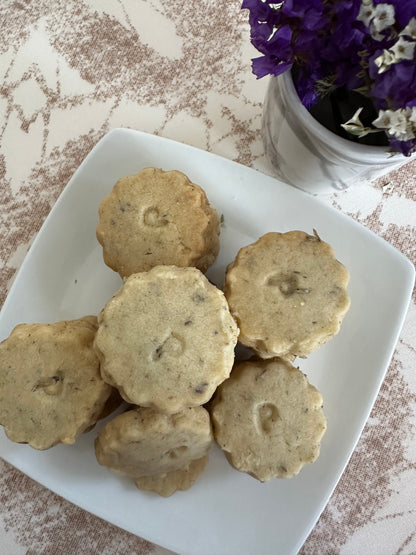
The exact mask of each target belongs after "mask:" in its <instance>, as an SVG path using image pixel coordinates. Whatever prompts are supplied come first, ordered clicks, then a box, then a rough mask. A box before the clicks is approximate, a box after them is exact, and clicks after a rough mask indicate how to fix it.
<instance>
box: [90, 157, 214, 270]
mask: <svg viewBox="0 0 416 555" xmlns="http://www.w3.org/2000/svg"><path fill="white" fill-rule="evenodd" d="M96 235H97V239H98V241H99V242H100V244H101V245H102V247H103V257H104V262H105V263H106V264H107V265H108V266H109V267H110V268H112V269H113V270H115V271H116V272H118V273H119V274H120V275H121V277H126V276H129V275H131V274H134V273H137V272H145V271H148V270H150V269H151V268H153V267H154V266H158V265H163V264H166V265H175V266H180V267H186V266H195V267H196V268H198V269H200V270H201V271H202V272H205V271H206V270H207V269H208V268H209V267H210V266H211V265H212V264H213V263H214V261H215V259H216V257H217V255H218V251H219V246H220V244H219V220H218V216H217V213H216V211H215V210H214V209H212V208H211V206H210V205H209V202H208V199H207V196H206V194H205V191H204V190H203V189H202V188H201V187H199V186H198V185H195V184H194V183H191V181H190V180H189V179H188V178H187V177H186V175H184V174H183V173H181V172H179V171H176V170H172V171H167V172H164V171H162V170H160V169H157V168H146V169H144V170H142V171H141V172H140V173H138V174H136V175H132V176H128V177H123V178H122V179H120V180H119V181H118V182H117V183H116V184H115V186H114V188H113V190H112V192H111V193H110V194H109V195H107V196H106V197H105V198H104V199H103V200H102V201H101V204H100V207H99V223H98V226H97V229H96Z"/></svg>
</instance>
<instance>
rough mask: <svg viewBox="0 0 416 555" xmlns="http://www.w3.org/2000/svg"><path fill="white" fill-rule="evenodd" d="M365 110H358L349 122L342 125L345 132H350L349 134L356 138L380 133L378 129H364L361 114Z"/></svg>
mask: <svg viewBox="0 0 416 555" xmlns="http://www.w3.org/2000/svg"><path fill="white" fill-rule="evenodd" d="M362 110H363V108H358V110H357V111H356V112H355V114H354V115H353V116H352V118H351V119H349V120H348V121H346V122H345V123H341V127H342V128H344V129H345V131H348V133H351V135H355V136H356V137H359V138H361V137H364V136H365V135H368V133H376V132H378V129H377V130H375V129H371V127H364V125H363V123H362V122H361V120H360V114H361V112H362Z"/></svg>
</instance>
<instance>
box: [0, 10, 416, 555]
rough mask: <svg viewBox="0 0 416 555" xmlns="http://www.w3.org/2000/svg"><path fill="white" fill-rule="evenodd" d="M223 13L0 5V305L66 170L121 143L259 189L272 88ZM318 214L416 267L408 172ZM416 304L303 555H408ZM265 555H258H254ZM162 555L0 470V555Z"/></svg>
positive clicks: (412, 531)
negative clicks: (167, 153)
mask: <svg viewBox="0 0 416 555" xmlns="http://www.w3.org/2000/svg"><path fill="white" fill-rule="evenodd" d="M247 19H248V18H247V13H245V12H244V11H242V10H240V2H239V1H234V0H205V1H203V0H191V1H189V2H183V1H182V0H163V1H162V0H147V1H146V0H68V1H67V2H49V1H47V0H37V1H35V0H13V1H12V0H3V2H2V3H1V6H0V28H1V30H2V31H1V34H0V133H1V138H0V141H1V142H0V179H1V185H0V201H1V208H0V234H1V243H0V302H1V303H3V301H4V299H5V297H6V295H7V291H8V289H9V287H10V285H11V283H12V281H13V278H14V276H15V274H16V271H17V269H18V268H19V266H20V264H21V263H22V260H23V259H24V256H25V254H26V253H27V251H28V249H29V247H30V245H31V243H32V242H33V239H34V237H35V236H36V233H37V232H38V231H39V229H40V227H41V225H42V223H43V221H44V220H45V218H46V216H47V215H48V213H49V211H50V209H51V207H52V206H53V205H54V203H55V201H56V199H57V198H58V196H59V194H60V192H61V191H62V190H63V188H64V187H65V185H66V184H67V182H68V181H69V179H70V177H71V175H72V174H73V172H74V171H75V169H76V168H77V167H78V166H79V164H80V163H81V162H82V160H83V159H84V158H85V156H86V155H87V154H88V152H89V151H90V150H91V148H92V147H93V146H94V145H95V144H96V143H97V141H98V140H99V139H100V138H101V137H103V135H105V134H106V133H107V132H108V131H109V130H111V129H113V128H115V127H129V128H133V129H138V130H141V131H145V132H149V133H153V134H157V135H160V136H163V137H168V138H171V139H175V140H178V141H181V142H183V143H186V144H189V145H193V146H196V147H199V148H202V149H205V150H208V151H210V152H214V153H217V154H219V155H221V156H224V157H227V158H230V159H232V160H234V161H237V162H239V163H241V164H245V165H247V166H250V167H253V168H255V169H257V170H259V171H262V172H264V173H270V168H269V166H268V164H267V161H266V160H265V159H264V156H263V147H262V141H261V137H260V124H261V111H262V101H263V98H264V94H265V89H266V86H267V79H263V80H256V79H255V77H254V76H253V75H252V73H251V67H250V59H251V58H252V57H253V55H254V54H255V52H254V51H253V50H252V47H251V46H250V43H249V28H248V23H247ZM324 201H325V202H327V203H328V204H329V205H332V206H334V207H335V208H336V209H338V210H340V211H341V212H343V213H345V214H347V215H348V216H350V217H351V218H354V219H356V220H357V221H359V222H360V223H362V224H363V225H364V226H366V227H367V228H369V229H371V230H372V231H374V232H375V233H376V234H377V235H379V236H380V237H382V238H384V239H385V240H386V241H388V242H389V243H391V244H392V245H394V246H395V247H396V248H397V249H399V250H400V251H401V252H402V253H404V254H405V255H406V256H407V257H408V258H409V259H410V260H412V261H413V263H414V262H415V261H416V162H410V163H408V164H407V165H405V166H404V167H402V168H401V169H400V170H398V171H396V172H394V173H391V174H389V175H387V176H385V177H383V178H381V179H379V180H378V181H376V182H373V183H363V184H362V185H360V186H358V187H354V188H352V189H349V190H346V191H345V192H336V193H333V194H331V195H329V196H328V197H325V199H324ZM415 368H416V295H415V294H413V297H412V300H411V304H410V308H409V311H408V315H407V318H406V320H405V323H404V327H403V329H402V332H401V334H400V339H399V341H398V343H397V346H396V350H395V352H394V356H393V358H392V361H391V364H390V367H389V369H388V372H387V375H386V378H385V381H384V383H383V385H382V387H381V390H380V393H379V395H378V397H377V400H376V402H375V405H374V408H373V411H372V413H371V416H370V418H369V420H368V422H367V424H366V426H365V429H364V431H363V434H362V437H361V439H360V441H359V443H358V445H357V447H356V449H355V451H354V453H353V455H352V457H351V459H350V461H349V464H348V466H347V468H346V469H345V472H344V474H343V476H342V478H341V479H340V481H339V483H338V486H337V487H336V489H335V491H334V493H333V495H332V497H331V499H330V501H329V503H328V505H327V507H326V508H325V510H324V511H323V513H322V515H321V517H320V519H319V521H318V522H317V524H316V526H315V528H314V529H313V531H312V532H311V534H310V536H309V538H308V539H307V541H306V543H305V544H304V546H303V548H302V550H301V552H302V554H304V555H305V554H312V553H328V554H329V553H331V554H333V553H340V554H368V553H378V554H384V553H386V554H387V553H401V554H411V553H415V552H416V526H415V523H416V501H415V499H416V441H415V434H416V377H415ZM260 552H261V551H259V553H260ZM23 553H31V554H68V553H71V554H76V553H83V554H93V553H100V554H108V555H110V554H111V555H113V554H127V553H136V554H140V555H144V554H149V555H150V554H152V555H162V554H163V553H166V551H165V550H164V549H163V548H161V547H158V546H154V545H152V544H150V543H148V542H147V541H145V540H144V539H141V538H138V537H136V536H134V535H132V534H130V533H128V532H126V531H123V530H121V529H119V528H117V527H115V526H113V525H111V524H108V523H106V522H104V521H102V520H100V519H99V518H97V517H95V516H93V515H91V514H89V513H87V512H85V511H84V510H82V509H80V508H78V507H76V506H74V505H72V504H70V503H69V502H67V501H65V500H63V499H62V498H60V497H58V496H57V495H55V494H54V493H52V492H50V491H48V490H47V489H45V488H44V487H43V486H41V485H39V484H37V483H35V482H33V481H32V480H31V479H29V478H28V477H26V476H25V475H23V474H22V473H21V472H19V471H18V470H16V469H14V468H13V467H12V466H10V465H9V464H7V463H5V462H4V461H0V554H2V555H3V554H4V555H17V554H23Z"/></svg>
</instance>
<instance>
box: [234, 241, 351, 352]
mask: <svg viewBox="0 0 416 555" xmlns="http://www.w3.org/2000/svg"><path fill="white" fill-rule="evenodd" d="M348 281H349V274H348V271H347V269H346V268H345V267H344V266H343V265H342V264H341V263H340V262H338V260H336V258H335V255H334V251H333V249H332V247H331V246H330V245H328V243H325V242H324V241H322V240H321V239H320V238H319V237H318V235H317V234H316V233H315V234H314V235H308V234H307V233H304V232H303V231H290V232H288V233H275V232H272V233H267V234H266V235H263V236H262V237H260V239H258V241H256V242H255V243H253V244H251V245H248V246H246V247H243V248H242V249H240V251H239V252H238V254H237V257H236V259H235V260H234V262H233V263H232V264H230V265H229V267H228V268H227V273H226V280H225V286H224V293H225V295H226V297H227V300H228V303H229V305H230V309H231V313H232V314H233V316H234V317H235V318H236V320H237V323H238V326H239V328H240V337H239V341H240V342H241V343H242V344H243V345H245V346H247V347H251V348H252V349H254V350H255V352H256V353H257V354H258V355H259V356H261V357H262V358H270V357H274V356H282V357H285V358H294V357H296V356H300V357H304V356H306V355H308V354H309V353H311V352H312V351H314V350H315V349H317V348H318V347H319V346H320V345H322V344H323V343H325V342H326V341H328V340H329V339H330V338H331V337H333V336H334V335H335V334H336V333H338V331H339V329H340V325H341V322H342V320H343V318H344V316H345V314H346V312H347V311H348V308H349V306H350V299H349V296H348V293H347V289H346V288H347V284H348Z"/></svg>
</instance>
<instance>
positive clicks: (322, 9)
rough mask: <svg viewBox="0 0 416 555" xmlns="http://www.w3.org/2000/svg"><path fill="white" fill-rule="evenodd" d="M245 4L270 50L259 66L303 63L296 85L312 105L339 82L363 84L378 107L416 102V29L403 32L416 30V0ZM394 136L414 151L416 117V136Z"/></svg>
mask: <svg viewBox="0 0 416 555" xmlns="http://www.w3.org/2000/svg"><path fill="white" fill-rule="evenodd" d="M242 8H244V9H247V10H249V23H250V28H251V41H252V43H253V45H254V46H255V47H256V48H257V50H259V52H261V54H262V56H260V57H258V58H255V59H253V60H252V69H253V73H254V74H255V75H256V76H257V77H258V78H260V77H264V76H265V75H275V76H277V75H280V74H281V73H283V72H285V71H289V70H292V69H294V68H296V72H295V73H293V75H294V84H295V87H296V90H297V91H298V94H299V97H300V99H301V101H302V103H303V104H304V105H305V106H306V107H307V108H310V107H311V106H312V105H313V104H315V103H316V102H318V101H319V99H320V94H321V92H320V91H322V90H328V87H331V86H332V87H337V88H342V87H343V88H345V89H347V90H349V91H356V90H358V91H359V92H360V93H361V94H364V95H365V96H367V97H368V98H369V99H370V101H372V103H373V106H374V108H375V109H376V110H380V109H381V110H387V109H391V110H398V109H402V108H406V107H407V106H409V107H413V106H416V48H414V47H413V45H409V42H411V41H414V42H416V36H414V35H412V33H410V34H409V32H408V31H407V32H406V33H405V35H404V36H403V35H400V31H402V30H403V29H404V28H405V27H406V26H407V25H408V24H409V22H411V25H415V27H412V29H413V28H414V29H416V0H366V4H365V5H363V0H283V1H281V2H279V1H278V0H243V4H242ZM400 37H401V38H400ZM398 40H401V42H398ZM405 48H406V49H407V50H404V49H405ZM409 52H410V54H409ZM412 52H414V53H415V55H414V56H413V58H412ZM387 135H388V134H387ZM388 136H389V135H388ZM389 140H390V143H391V145H392V147H393V148H395V149H396V150H398V151H399V152H403V153H404V154H406V155H408V154H409V152H412V151H413V150H415V149H416V146H414V145H413V143H415V145H416V122H415V139H413V140H410V141H399V140H397V138H396V137H391V136H389Z"/></svg>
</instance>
